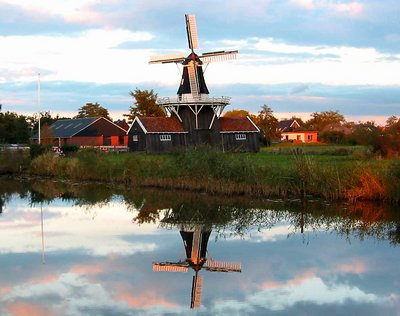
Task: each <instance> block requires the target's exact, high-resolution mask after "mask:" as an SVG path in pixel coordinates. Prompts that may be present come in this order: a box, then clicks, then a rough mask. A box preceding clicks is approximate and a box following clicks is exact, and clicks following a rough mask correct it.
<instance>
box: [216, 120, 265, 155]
mask: <svg viewBox="0 0 400 316" xmlns="http://www.w3.org/2000/svg"><path fill="white" fill-rule="evenodd" d="M219 123H220V128H221V130H220V135H221V147H222V150H223V151H253V152H258V151H259V150H260V141H259V133H260V130H259V128H258V127H257V125H255V124H254V122H253V121H252V120H251V118H250V117H221V118H220V119H219Z"/></svg>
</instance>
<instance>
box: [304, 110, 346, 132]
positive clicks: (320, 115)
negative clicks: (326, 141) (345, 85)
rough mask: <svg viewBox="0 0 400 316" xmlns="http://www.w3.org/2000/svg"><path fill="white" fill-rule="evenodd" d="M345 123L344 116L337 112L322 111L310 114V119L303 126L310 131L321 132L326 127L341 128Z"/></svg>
mask: <svg viewBox="0 0 400 316" xmlns="http://www.w3.org/2000/svg"><path fill="white" fill-rule="evenodd" d="M345 122H346V120H345V119H344V116H343V115H342V114H340V113H339V111H323V112H314V113H312V114H311V119H309V120H308V121H307V122H306V123H305V125H306V127H307V128H308V129H310V130H313V131H322V130H324V128H325V127H327V126H328V125H336V126H341V125H342V124H344V123H345Z"/></svg>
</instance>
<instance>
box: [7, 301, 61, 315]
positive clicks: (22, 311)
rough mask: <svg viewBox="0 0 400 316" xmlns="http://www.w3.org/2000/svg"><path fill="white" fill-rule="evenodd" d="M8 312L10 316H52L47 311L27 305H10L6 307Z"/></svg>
mask: <svg viewBox="0 0 400 316" xmlns="http://www.w3.org/2000/svg"><path fill="white" fill-rule="evenodd" d="M8 311H9V312H10V314H11V315H12V316H21V315H29V316H52V315H54V314H53V313H51V312H50V311H49V310H47V309H45V308H43V307H40V306H37V305H34V304H28V303H15V304H10V305H9V306H8Z"/></svg>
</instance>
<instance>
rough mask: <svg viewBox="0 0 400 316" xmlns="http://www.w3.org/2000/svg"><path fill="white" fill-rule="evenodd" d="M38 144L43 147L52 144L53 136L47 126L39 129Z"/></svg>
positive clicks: (44, 125)
mask: <svg viewBox="0 0 400 316" xmlns="http://www.w3.org/2000/svg"><path fill="white" fill-rule="evenodd" d="M40 132H41V133H40V140H41V141H40V143H41V144H43V145H53V144H54V135H53V131H52V130H51V128H50V126H49V125H47V124H43V126H42V127H41V128H40Z"/></svg>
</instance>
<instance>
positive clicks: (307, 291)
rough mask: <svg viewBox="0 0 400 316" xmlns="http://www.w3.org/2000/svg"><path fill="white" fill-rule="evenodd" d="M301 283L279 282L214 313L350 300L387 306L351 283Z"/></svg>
mask: <svg viewBox="0 0 400 316" xmlns="http://www.w3.org/2000/svg"><path fill="white" fill-rule="evenodd" d="M297 281H299V283H298V282H287V283H283V284H282V285H281V286H279V284H278V283H276V284H274V286H273V287H269V288H265V289H262V290H260V291H257V292H254V293H252V294H249V295H248V296H247V297H246V298H245V302H246V303H240V302H235V303H234V302H232V301H226V302H218V306H217V305H216V306H214V307H213V310H214V309H215V310H216V311H218V314H223V313H224V312H227V311H230V309H231V308H232V306H236V305H237V306H239V307H240V311H241V312H243V313H246V312H247V313H248V312H250V311H252V310H253V309H255V308H256V307H262V308H265V309H267V310H272V311H282V310H285V309H288V308H290V307H293V306H294V305H296V304H299V303H303V304H304V303H311V304H315V305H327V304H335V305H341V304H344V303H346V302H348V301H353V302H356V303H375V304H384V303H385V302H386V301H387V299H384V298H381V297H378V296H377V295H375V294H369V293H365V292H363V291H362V290H360V289H359V288H357V287H352V286H349V285H347V284H336V285H328V284H326V283H325V282H324V281H323V280H322V279H321V278H319V277H316V276H313V277H311V278H305V279H304V280H302V281H300V280H297ZM294 283H298V284H294ZM245 307H246V308H245Z"/></svg>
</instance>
